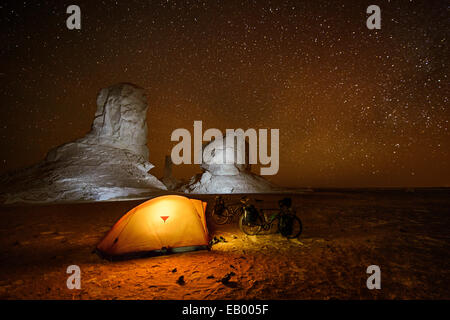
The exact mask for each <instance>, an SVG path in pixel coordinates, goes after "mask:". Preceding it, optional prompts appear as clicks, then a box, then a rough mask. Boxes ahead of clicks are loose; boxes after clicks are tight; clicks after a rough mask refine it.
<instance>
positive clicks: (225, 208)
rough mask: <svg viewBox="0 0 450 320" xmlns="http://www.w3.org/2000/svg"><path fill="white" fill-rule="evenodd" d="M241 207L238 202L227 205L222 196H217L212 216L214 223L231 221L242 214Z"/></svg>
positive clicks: (219, 223) (220, 223)
mask: <svg viewBox="0 0 450 320" xmlns="http://www.w3.org/2000/svg"><path fill="white" fill-rule="evenodd" d="M240 209H241V208H240V206H239V205H238V204H234V205H233V204H232V205H226V204H225V201H224V200H223V198H222V196H216V198H215V201H214V205H213V210H212V212H211V217H212V220H213V221H214V223H215V224H218V225H223V224H226V223H231V222H232V221H233V219H234V217H235V216H238V215H239V214H240V212H241V211H240Z"/></svg>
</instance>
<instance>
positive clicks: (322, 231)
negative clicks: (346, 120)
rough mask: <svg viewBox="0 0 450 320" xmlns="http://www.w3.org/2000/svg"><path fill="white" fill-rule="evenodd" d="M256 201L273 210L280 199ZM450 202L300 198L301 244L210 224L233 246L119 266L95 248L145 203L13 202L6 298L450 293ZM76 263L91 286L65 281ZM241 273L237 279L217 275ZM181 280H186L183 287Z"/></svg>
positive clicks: (5, 244)
mask: <svg viewBox="0 0 450 320" xmlns="http://www.w3.org/2000/svg"><path fill="white" fill-rule="evenodd" d="M201 198H203V199H206V200H209V201H211V199H212V196H204V197H201ZM257 198H261V199H264V205H265V206H266V207H274V206H275V203H276V201H277V200H278V199H279V198H280V196H275V195H274V196H267V195H265V196H262V195H261V196H257ZM449 199H450V197H449V192H447V191H440V192H434V193H430V192H422V193H421V192H415V193H406V192H403V191H402V192H390V193H389V192H384V193H312V194H305V195H299V196H295V197H294V198H293V203H294V206H295V207H297V211H298V214H299V216H300V217H301V219H302V221H303V224H304V232H303V234H302V235H301V236H300V238H299V239H298V240H297V239H295V240H291V241H288V240H286V239H284V238H282V237H281V236H280V235H279V234H271V235H264V236H253V237H249V236H246V235H244V234H242V233H241V232H240V231H239V229H238V228H237V226H236V225H231V226H226V227H222V228H218V229H216V228H215V227H214V226H213V225H211V223H210V224H209V228H210V232H211V234H212V235H214V234H215V235H222V236H223V237H225V238H226V239H227V240H228V241H229V242H228V243H219V244H217V245H214V246H213V250H212V251H211V252H208V251H198V252H191V253H183V254H175V255H169V256H160V257H153V258H144V259H135V260H128V261H120V262H109V261H106V260H102V259H100V258H99V257H98V256H97V255H95V254H92V253H91V251H92V250H93V248H94V247H95V245H96V244H97V243H98V242H99V240H100V239H101V238H102V236H103V235H104V234H105V233H106V232H107V231H108V230H109V229H110V227H111V226H112V225H113V224H114V222H115V221H116V220H117V219H118V218H120V217H121V216H122V215H123V214H124V213H125V212H127V211H128V210H129V209H131V208H133V207H134V206H136V205H137V204H139V203H141V202H143V201H129V202H114V203H96V204H70V205H69V204H66V205H53V206H24V207H3V208H0V211H1V212H0V226H1V227H0V228H1V232H0V235H1V236H0V257H1V262H0V268H1V270H0V298H2V299H17V298H18V299H311V298H313V299H330V298H338V299H347V298H352V299H360V298H362V299H372V298H375V299H399V298H407V299H416V298H430V299H438V298H440V299H449V298H450V292H449V288H450V283H449V279H450V258H449V252H450V250H449V249H450V246H449V230H450V215H449V208H450V203H449V202H450V200H449ZM234 200H236V197H235V199H234ZM209 203H210V204H211V202H209ZM71 264H76V265H79V266H80V267H81V272H82V278H81V285H82V289H81V290H69V289H67V287H66V279H67V276H68V275H67V274H66V268H67V266H69V265H71ZM371 264H377V265H379V266H380V267H381V272H382V282H381V284H382V289H381V290H379V291H376V290H373V291H370V290H368V289H367V288H366V284H365V283H366V279H367V276H368V275H366V273H365V271H366V268H367V266H369V265H371ZM174 268H176V269H177V271H176V272H172V270H173V269H174ZM231 271H234V272H235V274H236V275H235V276H234V277H232V278H231V282H230V283H229V284H228V285H227V286H226V285H224V284H222V283H221V282H217V280H220V279H221V278H222V277H223V276H224V275H225V274H227V273H228V272H231ZM181 275H183V276H184V279H185V281H186V284H185V285H184V286H180V285H178V284H177V283H176V280H177V279H178V277H179V276H181ZM208 276H214V278H210V279H208Z"/></svg>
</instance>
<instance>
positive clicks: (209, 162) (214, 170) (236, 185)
mask: <svg viewBox="0 0 450 320" xmlns="http://www.w3.org/2000/svg"><path fill="white" fill-rule="evenodd" d="M226 139H234V144H233V146H227V144H226ZM205 148H208V150H210V152H207V154H204V158H203V163H202V164H201V168H202V170H203V173H201V174H198V175H196V176H194V177H192V178H191V180H190V181H189V183H188V184H186V185H184V186H182V187H181V188H180V190H181V191H183V192H186V193H268V192H280V191H282V189H281V188H279V187H277V186H275V185H273V184H272V183H270V182H269V181H267V180H266V179H264V178H263V177H261V176H259V175H256V174H254V173H252V172H251V165H250V164H249V161H248V158H249V157H248V144H247V145H246V148H245V151H246V154H245V163H244V164H239V163H237V159H238V151H237V150H238V148H237V141H236V139H235V138H234V135H225V136H223V138H222V139H221V140H218V141H217V140H213V141H211V142H210V143H208V144H207V145H205V146H204V147H203V150H205ZM233 155H234V157H233ZM226 159H234V161H228V160H226Z"/></svg>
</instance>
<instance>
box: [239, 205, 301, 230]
mask: <svg viewBox="0 0 450 320" xmlns="http://www.w3.org/2000/svg"><path fill="white" fill-rule="evenodd" d="M241 202H242V210H243V214H242V215H241V217H240V219H239V228H240V229H241V231H242V232H244V233H245V234H248V235H256V234H258V233H259V232H261V231H262V230H264V231H269V230H271V229H272V226H273V225H274V224H276V225H277V226H278V231H279V232H280V233H281V235H282V236H284V237H286V238H288V239H293V238H297V237H298V236H299V235H300V234H301V233H302V231H303V225H302V222H301V220H300V219H299V218H298V217H297V216H296V215H295V211H293V209H292V207H291V204H292V200H291V199H290V198H284V199H282V200H280V201H278V205H279V212H277V213H274V214H272V215H271V216H270V217H269V218H266V215H265V214H264V210H262V209H260V210H258V209H256V207H255V206H253V205H249V204H248V198H243V199H242V201H241Z"/></svg>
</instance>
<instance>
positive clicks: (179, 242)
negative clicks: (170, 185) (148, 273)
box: [97, 195, 209, 256]
mask: <svg viewBox="0 0 450 320" xmlns="http://www.w3.org/2000/svg"><path fill="white" fill-rule="evenodd" d="M205 210H206V202H203V201H201V200H195V199H189V198H186V197H183V196H178V195H167V196H161V197H157V198H154V199H151V200H149V201H146V202H144V203H142V204H140V205H139V206H137V207H135V208H133V209H131V210H130V211H129V212H128V213H126V214H125V215H124V216H123V217H122V218H120V219H119V221H117V222H116V224H115V225H114V226H113V227H112V229H111V230H110V231H109V232H108V233H107V234H106V236H105V237H104V238H103V239H102V241H100V243H99V244H98V245H97V250H98V251H100V253H102V254H104V255H108V256H114V255H123V254H130V253H139V252H150V251H155V250H162V251H166V250H170V249H173V248H181V247H197V246H207V245H208V241H209V234H208V229H207V226H206V218H205Z"/></svg>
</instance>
